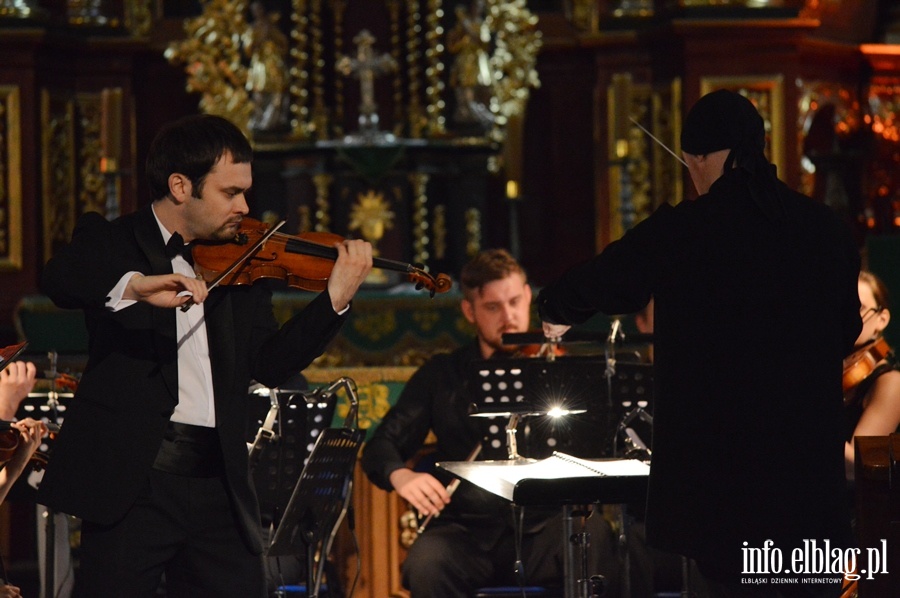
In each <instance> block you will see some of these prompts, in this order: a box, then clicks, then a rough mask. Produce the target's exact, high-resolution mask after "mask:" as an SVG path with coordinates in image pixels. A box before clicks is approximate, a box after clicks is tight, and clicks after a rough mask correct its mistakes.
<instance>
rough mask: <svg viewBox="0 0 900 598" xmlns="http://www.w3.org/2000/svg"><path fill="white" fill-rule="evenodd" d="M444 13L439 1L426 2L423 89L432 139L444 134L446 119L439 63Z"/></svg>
mask: <svg viewBox="0 0 900 598" xmlns="http://www.w3.org/2000/svg"><path fill="white" fill-rule="evenodd" d="M443 16H444V11H443V10H442V9H441V0H428V13H427V14H426V16H425V22H426V23H427V24H428V27H427V29H426V31H425V43H426V44H427V47H426V49H425V61H426V64H427V66H426V67H425V79H426V81H427V82H428V87H426V88H425V95H426V96H427V98H428V106H427V107H426V108H425V112H426V113H427V114H428V133H429V135H431V136H432V137H439V136H442V135H443V134H444V133H446V131H447V128H446V124H447V119H446V117H445V116H444V106H445V103H444V99H443V92H444V77H443V74H444V63H443V62H442V61H441V55H442V54H443V52H444V45H443V43H442V42H441V40H442V39H443V35H444V28H443V27H442V26H441V17H443Z"/></svg>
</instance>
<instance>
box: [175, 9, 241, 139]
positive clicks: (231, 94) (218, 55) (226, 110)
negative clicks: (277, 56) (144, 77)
mask: <svg viewBox="0 0 900 598" xmlns="http://www.w3.org/2000/svg"><path fill="white" fill-rule="evenodd" d="M246 9H247V3H246V2H245V1H244V0H209V1H208V2H206V3H205V4H204V7H203V14H202V15H200V16H199V17H195V18H191V19H186V20H185V22H184V30H185V32H186V33H187V39H186V40H184V41H182V42H175V43H172V44H170V45H169V47H168V48H167V49H166V52H165V55H166V58H167V59H168V60H169V61H170V62H172V63H179V62H180V63H184V64H185V70H186V71H187V74H188V80H187V89H188V91H192V92H198V93H200V94H201V98H200V109H201V110H202V111H203V112H205V113H207V114H217V115H219V116H222V117H225V118H227V119H228V120H230V121H231V122H233V123H234V124H235V125H237V126H238V127H240V128H241V129H243V130H244V132H245V133H246V134H248V135H249V134H250V131H249V123H250V116H251V115H252V114H253V110H254V108H255V104H254V102H253V100H252V99H251V98H250V96H249V95H248V94H247V67H246V66H244V64H243V51H242V42H241V39H242V37H243V36H244V35H245V34H246V33H247V31H248V26H247V20H246V18H245V17H244V14H245V11H246Z"/></svg>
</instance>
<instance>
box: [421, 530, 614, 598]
mask: <svg viewBox="0 0 900 598" xmlns="http://www.w3.org/2000/svg"><path fill="white" fill-rule="evenodd" d="M587 522H588V523H587V531H588V532H589V533H590V534H591V547H590V557H591V562H590V563H589V568H590V571H589V574H599V575H603V576H604V577H606V578H607V581H608V582H609V584H610V586H611V588H612V587H615V586H616V585H617V577H618V573H619V562H618V557H617V555H616V548H615V538H614V536H613V533H612V530H611V528H610V526H609V524H608V523H607V521H606V520H605V519H604V518H603V517H602V514H601V513H599V512H595V513H594V514H593V515H592V516H591V517H589V518H588V519H587ZM562 530H563V518H562V514H561V512H560V514H559V515H555V516H552V517H550V518H549V519H548V520H547V522H546V524H545V525H544V526H543V527H541V528H540V529H539V530H536V531H535V533H526V534H524V535H523V538H522V546H521V558H522V562H523V565H524V567H523V568H524V582H525V584H526V585H550V586H562V585H563V573H564V572H563V558H564V556H563V555H564V552H563V551H564V550H565V543H564V539H563V533H562ZM573 531H575V532H580V531H581V529H580V526H577V529H575V530H573ZM515 562H516V547H515V528H514V527H513V525H512V515H511V514H510V515H509V517H508V518H500V519H499V520H496V521H494V522H490V521H487V522H486V521H480V522H479V523H473V524H471V525H469V524H463V523H460V522H448V521H443V522H442V521H440V519H437V520H434V521H433V522H432V524H431V527H429V528H428V529H427V530H426V531H425V532H424V533H423V534H422V535H421V536H419V538H417V539H416V541H415V543H413V545H412V547H410V550H409V553H408V554H407V557H406V560H405V561H404V563H403V585H404V586H405V587H406V588H407V589H409V590H410V594H411V596H412V598H427V597H437V596H440V598H456V597H458V598H466V597H468V596H471V595H472V594H473V592H474V590H476V589H478V588H481V587H485V586H501V585H502V586H512V587H518V586H519V578H518V576H517V575H516V571H515ZM614 591H616V590H614Z"/></svg>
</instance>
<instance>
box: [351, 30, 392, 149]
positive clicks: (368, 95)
mask: <svg viewBox="0 0 900 598" xmlns="http://www.w3.org/2000/svg"><path fill="white" fill-rule="evenodd" d="M353 41H354V43H356V47H357V49H356V58H350V57H349V56H342V57H341V58H340V59H339V60H338V62H337V70H338V71H339V72H340V73H342V74H343V75H345V76H350V75H356V77H357V78H358V79H359V87H360V95H361V100H360V104H359V132H360V134H361V135H362V137H363V138H365V139H372V138H376V137H379V131H378V105H377V104H376V103H375V76H376V75H381V74H384V73H388V72H391V71H394V70H396V69H397V62H396V61H395V60H394V58H393V57H392V56H391V55H390V54H382V55H381V56H376V55H375V52H374V49H373V47H372V46H373V45H374V44H375V37H374V36H373V35H372V34H371V33H369V31H368V30H366V29H363V30H362V31H360V32H359V33H358V34H357V35H356V37H354V38H353Z"/></svg>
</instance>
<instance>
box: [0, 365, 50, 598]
mask: <svg viewBox="0 0 900 598" xmlns="http://www.w3.org/2000/svg"><path fill="white" fill-rule="evenodd" d="M35 373H36V369H35V367H34V364H33V363H31V362H25V361H15V362H13V363H11V364H9V365H8V366H7V367H6V368H4V369H3V370H2V371H0V420H3V421H5V422H10V421H12V420H14V419H15V418H16V411H17V410H18V409H19V404H20V403H21V402H22V399H24V398H25V397H27V396H28V393H29V392H31V389H32V388H33V387H34V380H35ZM12 427H13V429H14V430H16V431H17V435H16V436H11V437H10V438H11V440H10V442H9V443H8V445H9V446H10V447H13V446H15V449H14V450H12V452H11V453H9V454H6V455H5V456H6V457H9V461H7V462H6V466H5V467H4V468H3V469H2V470H0V503H2V502H3V501H4V500H5V499H6V495H7V494H9V490H10V488H12V486H13V484H15V482H16V480H17V479H18V478H19V476H20V475H21V474H22V472H23V471H24V470H25V467H26V466H27V465H28V462H29V460H30V459H31V457H32V456H33V455H34V453H35V451H37V449H38V447H39V446H40V445H41V437H42V436H43V435H44V433H45V432H46V431H47V430H46V427H45V426H44V424H43V423H41V422H39V421H35V420H33V419H31V418H26V419H23V420H22V421H20V422H16V423H15V424H13V425H12ZM8 434H13V432H12V430H10V432H8ZM12 438H15V440H17V442H13V441H12ZM3 445H4V448H5V447H6V446H7V443H6V442H4V443H3ZM4 452H5V451H4ZM0 596H2V593H0Z"/></svg>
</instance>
